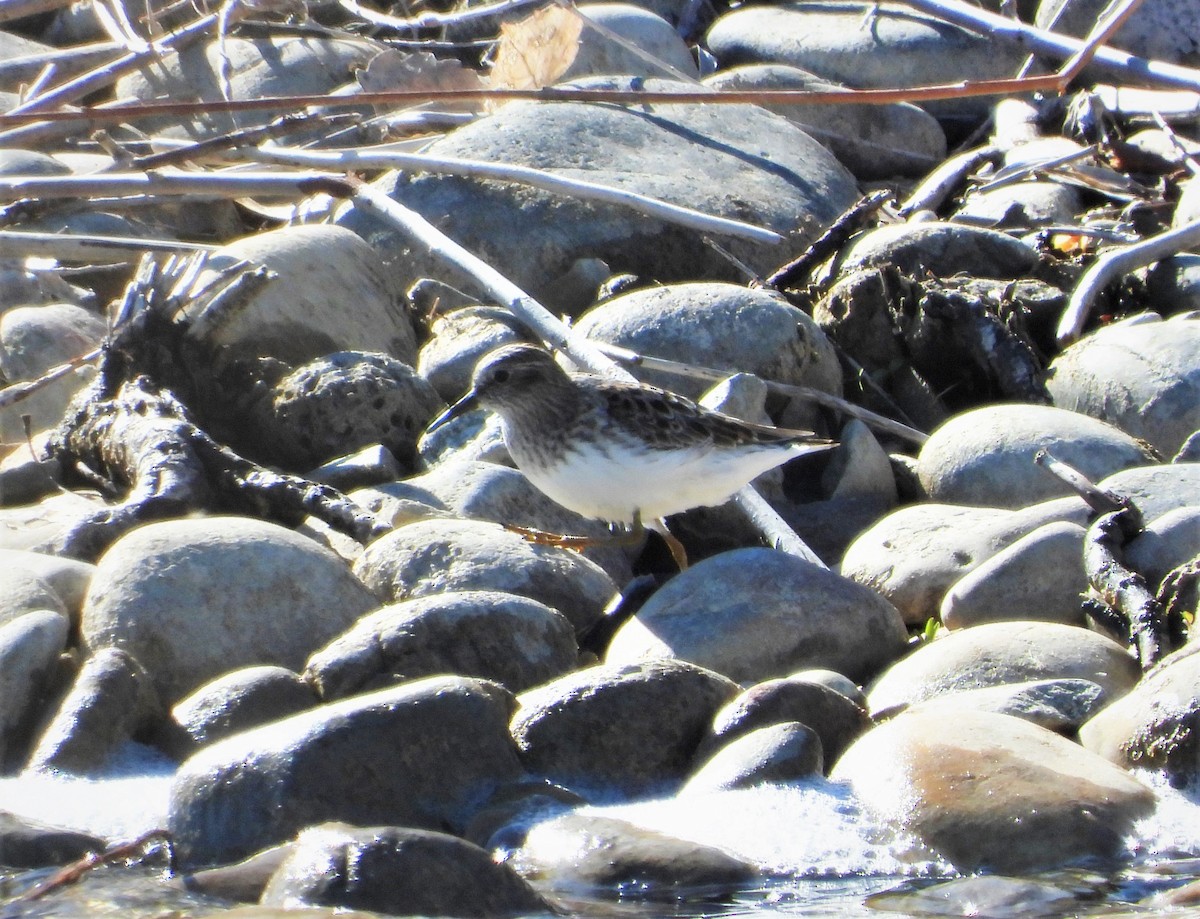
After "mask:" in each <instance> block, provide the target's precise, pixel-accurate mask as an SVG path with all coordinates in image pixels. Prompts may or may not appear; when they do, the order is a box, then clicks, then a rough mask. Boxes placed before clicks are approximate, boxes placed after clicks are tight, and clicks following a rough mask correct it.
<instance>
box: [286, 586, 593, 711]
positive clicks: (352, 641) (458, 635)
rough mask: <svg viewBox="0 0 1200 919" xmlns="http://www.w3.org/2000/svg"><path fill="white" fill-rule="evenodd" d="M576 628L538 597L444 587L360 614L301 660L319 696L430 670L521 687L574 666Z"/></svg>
mask: <svg viewBox="0 0 1200 919" xmlns="http://www.w3.org/2000/svg"><path fill="white" fill-rule="evenodd" d="M578 654H579V651H578V647H577V646H576V644H575V630H574V629H573V628H572V626H571V623H570V622H568V621H567V619H566V617H564V616H563V615H562V614H561V613H559V612H557V611H555V610H552V609H551V608H550V607H548V606H546V605H545V604H543V603H538V602H537V601H536V600H530V599H529V598H528V597H518V596H515V595H513V594H507V593H501V592H500V591H493V590H488V591H485V590H468V591H448V592H446V593H439V594H434V595H432V596H429V597H421V598H418V599H415V600H408V601H406V602H404V603H396V604H393V605H391V606H385V607H384V608H383V609H381V610H378V611H377V612H374V613H371V614H370V615H368V616H364V617H363V618H362V619H360V620H359V621H358V622H357V623H355V625H354V626H353V627H352V628H351V629H350V630H349V631H348V632H346V633H345V634H344V635H341V636H339V637H338V638H336V639H334V640H333V641H332V642H331V643H330V644H328V645H326V646H325V647H324V648H322V649H321V650H320V651H318V652H317V653H316V654H314V655H313V656H312V657H311V658H310V659H309V661H308V666H307V667H306V668H305V677H306V679H308V680H309V681H310V682H311V683H312V684H313V685H314V686H315V687H316V688H317V690H318V691H319V692H320V694H321V697H322V698H323V699H325V700H326V701H328V700H331V699H340V698H343V697H344V696H349V695H354V694H355V693H360V692H366V691H369V690H373V689H378V688H380V687H382V686H388V685H391V684H393V683H402V682H404V681H405V680H411V679H415V678H417V677H423V676H432V675H433V674H437V673H455V674H458V675H460V676H475V677H481V678H482V679H487V680H493V681H494V682H497V683H500V684H501V685H502V686H504V687H506V688H507V689H509V690H510V691H512V692H521V691H522V690H525V689H529V688H530V687H532V686H537V685H538V684H540V683H545V682H547V681H548V680H551V679H553V678H555V677H558V676H561V675H562V674H564V673H566V672H567V671H569V670H572V669H574V667H575V664H576V662H577V659H578Z"/></svg>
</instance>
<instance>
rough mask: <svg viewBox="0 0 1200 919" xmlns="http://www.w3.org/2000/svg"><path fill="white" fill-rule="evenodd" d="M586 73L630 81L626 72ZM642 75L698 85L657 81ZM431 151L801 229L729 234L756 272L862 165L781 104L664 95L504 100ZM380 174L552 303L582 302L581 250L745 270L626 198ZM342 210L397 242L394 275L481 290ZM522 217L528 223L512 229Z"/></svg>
mask: <svg viewBox="0 0 1200 919" xmlns="http://www.w3.org/2000/svg"><path fill="white" fill-rule="evenodd" d="M585 85H586V86H591V87H603V88H612V89H622V88H628V86H629V81H628V80H627V79H608V80H604V81H599V80H592V81H586V83H585ZM639 86H644V88H645V89H647V90H660V89H670V88H671V87H682V86H687V89H688V90H692V89H694V87H693V86H690V85H687V84H679V83H670V82H665V81H660V80H656V79H651V80H646V81H644V82H639ZM716 109H719V111H717V110H716ZM596 138H603V142H602V143H597V142H596ZM426 152H428V153H429V154H430V155H432V156H457V157H465V158H468V159H478V160H486V161H488V162H503V163H513V164H515V165H524V166H535V167H537V168H539V169H544V170H547V171H549V172H551V173H553V174H556V175H563V176H567V177H581V178H586V179H587V180H588V181H591V182H595V183H598V184H601V185H608V186H612V187H615V188H621V189H629V190H635V191H638V192H640V193H642V194H645V195H650V196H653V197H656V198H661V199H663V200H665V201H669V202H671V203H673V204H680V205H686V206H689V207H693V208H696V209H698V210H700V211H702V212H704V213H707V214H715V215H720V216H726V217H734V218H737V219H739V220H746V221H749V222H751V223H755V224H759V225H762V226H766V227H769V228H771V229H773V230H775V231H776V232H779V233H783V234H785V235H786V234H792V235H789V239H788V242H787V243H786V244H784V245H781V246H774V247H772V246H763V245H762V244H760V243H750V242H746V241H742V240H734V239H728V238H725V239H722V240H721V245H722V246H723V247H725V248H727V249H728V250H729V251H730V252H732V253H733V255H734V256H735V257H736V258H738V259H741V260H742V261H743V262H745V263H746V264H749V265H750V266H751V267H752V269H753V270H757V271H760V272H767V271H769V270H771V269H773V268H775V267H776V266H777V265H779V264H780V262H782V261H786V260H787V259H788V257H789V256H790V255H794V254H798V253H799V252H800V251H801V250H802V249H803V248H804V246H805V245H807V241H809V240H811V239H812V238H814V237H815V235H816V234H817V233H818V232H819V231H820V228H821V227H823V226H826V225H828V224H829V223H830V222H832V221H833V220H834V219H835V218H836V217H837V215H838V214H839V213H841V211H842V210H844V209H845V208H846V207H848V206H849V205H850V204H851V203H852V202H853V201H854V199H855V198H856V196H857V190H856V188H855V186H854V180H853V177H852V176H851V175H850V173H848V172H847V171H846V170H845V168H844V167H843V166H842V165H841V164H840V163H838V162H837V160H836V159H835V158H834V157H833V156H832V155H831V154H830V153H828V152H827V151H826V150H825V149H824V148H823V147H821V146H820V144H818V143H817V142H816V141H814V140H813V139H812V138H810V137H809V136H808V135H806V134H805V133H804V132H802V131H801V130H800V129H799V128H796V127H794V126H792V125H790V124H788V123H786V122H785V121H783V120H782V119H780V118H779V116H777V115H772V114H771V113H770V112H766V111H764V110H762V109H760V108H757V107H755V106H749V105H747V106H739V105H735V106H725V105H722V106H702V105H679V106H673V105H660V104H656V105H655V106H654V111H653V113H652V114H651V113H647V112H643V111H639V110H637V109H635V108H626V107H620V106H607V105H589V104H582V103H580V104H576V103H571V102H564V103H561V104H555V105H506V106H504V107H503V108H501V109H500V110H499V111H498V112H496V113H495V114H494V115H491V116H489V117H487V118H482V119H480V120H478V121H476V122H474V123H472V124H470V125H468V126H466V127H463V128H459V129H458V130H456V131H454V132H453V133H451V134H449V135H447V136H446V137H445V138H443V139H441V140H438V141H435V142H434V143H432V144H430V145H429V147H428V149H427V151H426ZM585 162H586V168H583V167H582V166H581V164H582V163H585ZM695 176H704V181H702V182H697V181H695V179H694V177H695ZM375 185H376V187H377V188H378V189H379V190H380V191H382V192H384V193H386V194H388V195H390V196H391V197H393V198H394V199H396V200H397V201H399V202H400V203H402V204H404V205H405V206H407V207H410V208H412V209H414V210H416V211H417V212H418V213H420V214H422V215H425V216H426V217H428V218H429V219H431V220H434V221H436V222H437V223H438V226H439V228H440V229H441V230H442V231H443V232H445V233H446V234H447V235H448V236H450V237H451V238H453V239H454V240H456V241H457V242H458V243H460V244H461V245H463V246H465V247H466V248H467V249H469V250H471V251H472V252H473V253H475V254H476V255H478V256H479V257H480V258H482V259H483V260H484V261H486V262H488V263H489V264H491V265H502V266H504V272H505V275H506V276H507V277H508V278H509V279H510V280H512V281H513V282H514V283H516V284H517V285H518V286H520V287H521V288H522V289H524V290H526V291H528V292H529V293H530V294H531V295H533V296H534V297H536V298H537V299H538V300H540V301H541V302H543V303H545V304H546V305H547V306H548V307H550V309H551V310H554V311H562V310H564V309H573V311H577V310H578V308H579V306H580V304H578V303H577V302H569V303H568V302H564V301H563V300H562V299H556V298H555V287H556V282H557V281H558V279H560V278H561V277H562V276H563V275H565V274H568V273H569V272H570V271H571V270H572V269H573V267H574V266H575V263H576V262H577V261H578V260H579V259H581V258H596V259H600V260H602V261H604V262H605V263H607V264H608V265H609V266H611V268H612V270H613V271H614V272H619V273H623V272H628V273H633V274H637V275H640V276H643V277H647V278H653V279H655V280H656V281H659V282H662V283H671V282H675V281H680V280H684V279H688V280H694V279H697V269H698V266H701V267H700V274H701V275H703V276H705V277H709V278H720V279H724V280H731V281H737V282H738V283H741V280H742V276H741V273H740V270H739V269H736V268H735V267H734V266H733V265H732V264H730V263H728V262H726V261H725V260H723V259H719V258H718V259H714V258H713V257H712V251H711V250H710V249H708V248H707V247H706V246H705V245H704V242H703V238H704V236H705V235H706V234H704V233H701V232H699V231H696V230H691V229H687V228H684V227H680V226H678V225H667V224H664V223H661V222H659V221H658V220H654V219H651V218H649V217H645V216H642V215H641V214H638V213H636V212H634V211H632V210H629V209H627V208H622V207H617V206H616V205H606V204H597V203H595V202H588V201H583V200H581V199H577V198H569V197H563V196H561V195H552V194H550V193H549V192H545V191H540V190H536V189H533V188H529V187H524V186H519V185H514V184H511V183H500V182H489V181H483V180H477V179H466V178H460V177H458V176H448V175H446V176H433V175H425V176H418V175H412V174H404V175H399V174H389V175H388V176H385V177H383V178H381V179H379V180H377V182H376V183H375ZM339 222H340V223H342V224H343V225H345V226H349V227H351V228H352V229H355V230H356V231H357V232H359V233H360V234H361V235H363V236H364V237H365V238H366V239H368V240H369V241H370V242H371V244H372V246H373V247H374V248H375V249H376V250H377V251H379V252H384V253H388V254H389V265H390V267H391V269H392V270H393V271H394V272H395V274H396V275H397V276H398V277H402V278H405V279H409V280H412V279H416V278H419V277H433V278H439V279H442V280H445V281H447V282H448V283H450V284H452V285H454V286H456V287H462V288H463V289H465V290H469V291H471V292H475V293H477V291H476V289H475V286H474V284H473V282H471V281H470V280H469V279H467V278H464V277H460V276H459V274H458V273H457V272H455V271H454V270H453V269H450V268H447V267H446V266H444V265H443V264H440V263H438V262H436V261H434V260H432V259H431V258H430V257H429V256H428V255H427V254H426V253H425V252H424V251H421V250H420V249H419V248H418V247H414V246H413V245H412V244H411V242H410V241H408V240H404V239H401V238H399V236H398V235H397V234H396V232H395V231H394V230H391V229H388V228H386V227H384V226H382V225H381V224H380V223H379V222H378V221H375V220H373V219H371V218H369V217H367V216H365V215H362V214H356V213H354V212H353V211H350V212H347V213H343V214H342V215H341V217H340V218H339ZM517 226H519V227H521V232H520V233H514V232H513V227H517ZM794 231H795V232H794ZM464 285H465V286H464Z"/></svg>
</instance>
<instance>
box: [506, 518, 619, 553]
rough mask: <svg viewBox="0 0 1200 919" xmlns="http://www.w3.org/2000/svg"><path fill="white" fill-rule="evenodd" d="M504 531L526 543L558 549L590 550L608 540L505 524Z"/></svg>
mask: <svg viewBox="0 0 1200 919" xmlns="http://www.w3.org/2000/svg"><path fill="white" fill-rule="evenodd" d="M504 529H506V530H508V531H510V532H512V533H516V534H517V535H518V536H520V537H521V538H522V539H524V540H525V541H526V542H531V543H533V544H534V545H538V546H554V547H555V548H558V549H589V548H591V547H592V546H595V545H598V544H601V543H605V542H607V541H608V540H606V539H604V538H603V537H598V536H572V535H569V534H567V533H548V532H546V531H545V530H538V529H534V528H533V527H522V526H517V525H516V524H515V523H506V524H504Z"/></svg>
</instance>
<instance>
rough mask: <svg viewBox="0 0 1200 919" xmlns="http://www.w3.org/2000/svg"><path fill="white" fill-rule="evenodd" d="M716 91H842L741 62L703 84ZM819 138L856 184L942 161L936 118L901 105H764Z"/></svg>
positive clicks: (790, 71)
mask: <svg viewBox="0 0 1200 919" xmlns="http://www.w3.org/2000/svg"><path fill="white" fill-rule="evenodd" d="M704 84H705V85H706V86H711V87H712V88H714V89H719V90H725V91H730V90H740V91H748V90H759V89H808V90H812V91H814V92H833V91H836V90H838V89H841V88H843V87H841V86H839V85H837V84H834V83H829V82H826V81H824V80H821V79H819V78H817V77H815V76H814V75H813V74H811V73H808V72H806V71H804V70H800V69H799V68H797V67H789V66H787V65H786V64H746V65H744V66H741V67H730V68H727V69H723V70H719V71H717V72H716V73H715V74H713V75H712V76H710V77H706V78H705V80H704ZM764 108H766V109H767V110H768V111H771V112H775V113H776V114H778V115H782V116H783V117H784V118H786V119H787V120H788V121H790V122H792V123H793V124H795V125H796V126H797V127H799V128H802V129H803V130H804V131H805V132H806V133H808V134H810V135H812V137H814V138H816V139H817V140H819V141H820V142H821V143H822V144H823V145H824V146H825V147H827V148H828V149H829V150H830V151H831V152H832V153H833V154H834V156H836V157H837V158H838V159H839V160H841V162H842V164H843V165H844V166H845V167H846V168H847V169H849V170H850V171H851V172H853V173H854V175H855V176H856V177H857V178H859V179H861V180H868V179H885V178H891V177H894V176H914V177H915V176H922V175H925V174H926V173H927V172H929V170H931V169H932V168H933V167H934V166H936V165H937V164H938V163H940V162H941V161H942V160H943V159H945V157H946V135H945V133H944V132H943V131H942V127H941V125H939V124H938V122H937V119H936V118H934V117H933V116H932V115H930V114H929V113H928V112H927V111H925V110H924V109H922V108H919V107H918V106H916V105H911V104H909V103H907V102H896V103H892V104H890V105H869V106H868V105H838V104H837V103H826V104H823V105H786V104H783V105H774V104H769V105H765V106H764Z"/></svg>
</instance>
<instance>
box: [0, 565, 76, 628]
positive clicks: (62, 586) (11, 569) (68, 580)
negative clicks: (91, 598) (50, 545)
mask: <svg viewBox="0 0 1200 919" xmlns="http://www.w3.org/2000/svg"><path fill="white" fill-rule="evenodd" d="M95 571H96V566H95V565H91V564H88V563H87V562H81V561H78V560H76V559H73V558H59V557H58V556H56V555H47V554H45V553H42V552H28V551H23V550H20V549H0V596H4V595H5V594H6V592H7V590H8V588H7V587H6V586H5V585H7V584H8V583H10V582H9V579H10V578H13V579H14V581H13V582H12V583H20V582H22V581H25V580H26V579H27V578H36V579H37V587H36V595H37V596H38V597H39V598H42V597H46V593H45V590H46V588H49V591H50V593H51V594H52V595H53V596H54V597H57V598H58V601H59V602H60V603H61V604H62V605H63V608H64V612H66V613H67V614H68V615H70V617H71V618H72V621H77V620H78V617H79V608H80V607H81V606H82V605H83V598H84V596H85V595H86V594H87V589H88V584H90V583H91V580H92V575H93V574H94V573H95ZM0 602H2V603H4V604H5V605H7V602H8V601H7V600H5V601H0ZM38 602H39V604H41V603H42V602H43V601H42V600H41V599H39V600H38ZM36 608H38V609H57V607H56V606H55V605H53V604H52V605H49V606H47V605H40V606H38V607H36ZM0 616H2V614H0Z"/></svg>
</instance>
